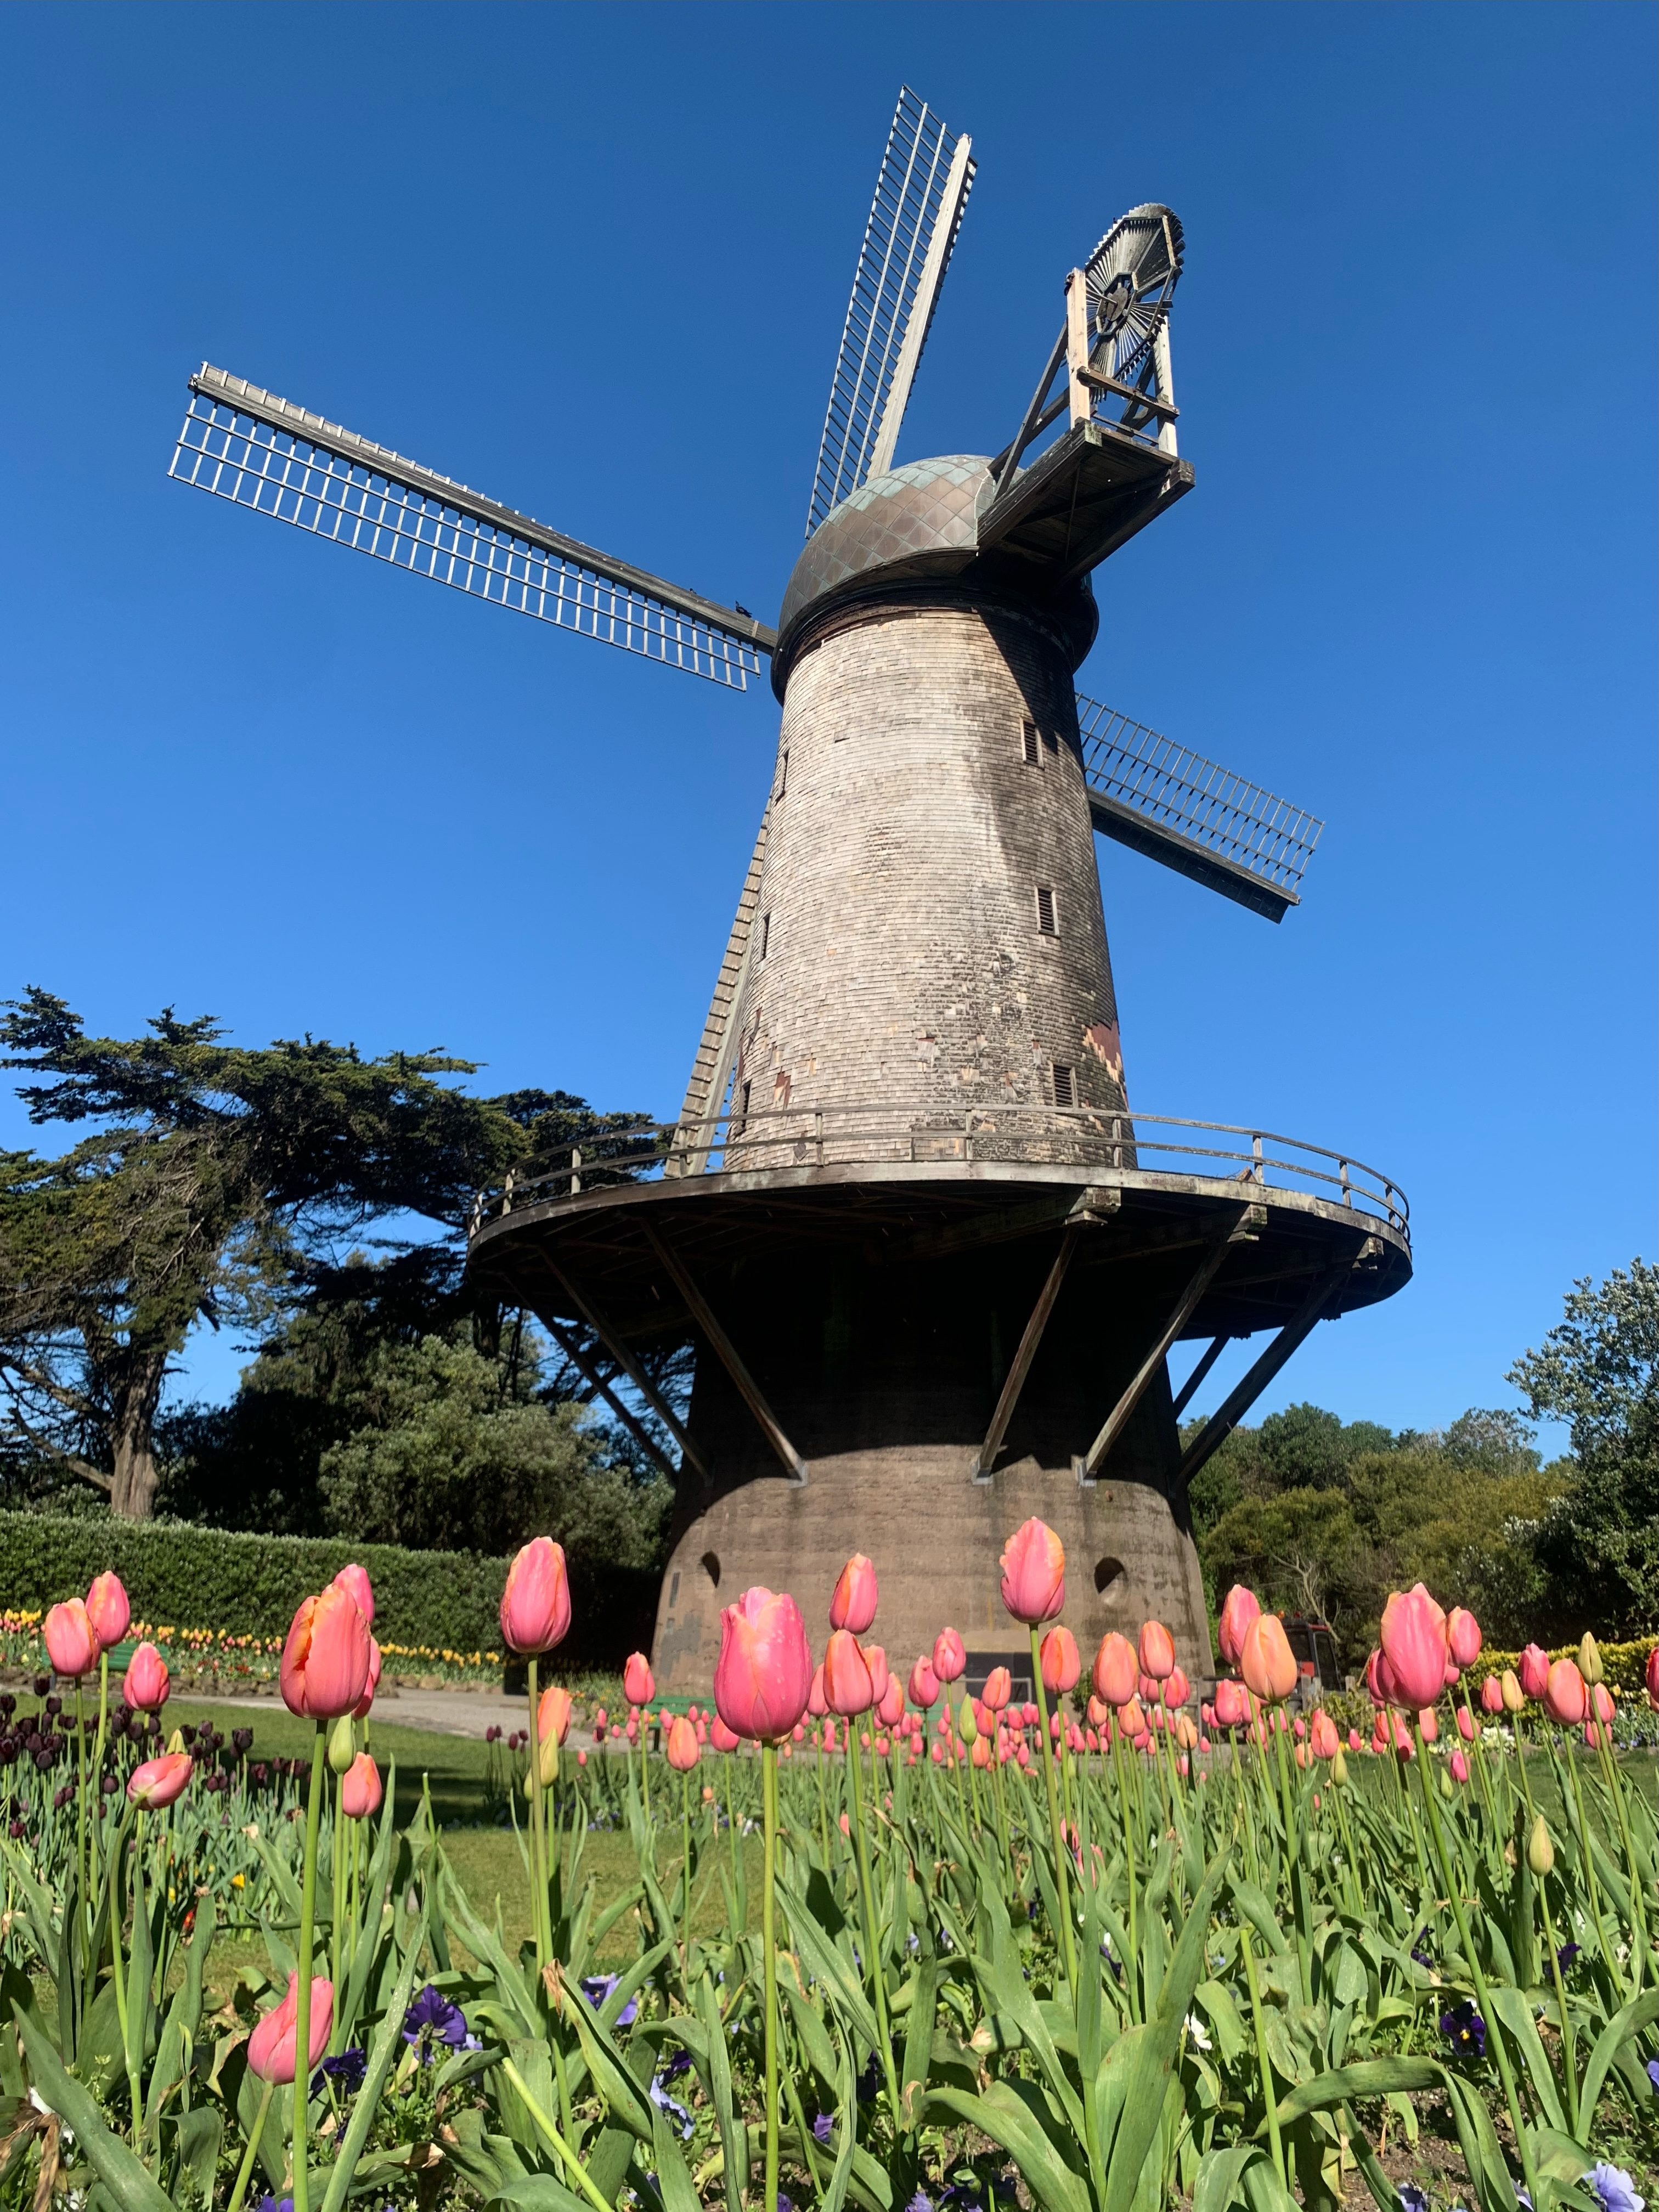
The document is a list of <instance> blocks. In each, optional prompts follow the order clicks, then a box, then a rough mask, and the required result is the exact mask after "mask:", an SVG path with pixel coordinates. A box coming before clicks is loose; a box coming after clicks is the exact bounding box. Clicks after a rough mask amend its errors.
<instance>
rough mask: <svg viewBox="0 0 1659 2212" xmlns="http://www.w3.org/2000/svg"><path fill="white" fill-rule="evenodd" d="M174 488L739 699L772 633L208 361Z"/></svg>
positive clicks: (193, 393) (195, 383)
mask: <svg viewBox="0 0 1659 2212" xmlns="http://www.w3.org/2000/svg"><path fill="white" fill-rule="evenodd" d="M167 473H168V475H169V476H171V477H176V478H177V479H178V481H179V483H187V484H191V485H193V486H194V487H195V488H196V489H197V490H199V491H208V492H213V493H215V494H216V495H217V496H218V497H219V498H221V499H228V500H230V501H233V502H234V504H235V505H236V506H238V507H252V508H253V509H254V511H255V512H256V513H259V514H268V515H270V516H271V517H273V518H274V520H276V521H278V522H287V523H291V524H292V525H294V526H295V528H297V529H300V530H308V531H310V532H312V533H313V535H314V536H316V537H319V538H328V539H330V540H331V542H332V543H333V544H337V545H348V546H349V547H351V549H352V550H354V551H355V552H358V553H368V554H371V555H373V556H374V557H375V558H376V559H377V560H381V561H389V562H391V563H392V566H393V567H394V568H407V569H408V570H409V571H410V574H412V575H417V576H428V577H430V578H431V579H432V580H433V581H434V582H435V583H440V584H447V585H449V586H451V588H452V589H453V590H455V591H460V592H469V593H470V594H471V596H472V597H473V598H475V599H488V600H489V602H490V603H491V604H492V605H495V606H501V607H511V608H513V610H514V611H516V612H518V613H520V614H525V615H529V616H531V617H533V618H534V619H535V620H536V621H538V622H545V623H553V624H554V625H555V627H556V628H557V629H569V630H574V631H575V632H576V633H577V635H579V636H581V637H592V638H598V639H599V641H601V643H603V644H605V645H615V646H620V647H622V648H623V650H624V651H626V652H629V653H641V654H642V655H643V656H644V657H645V659H647V660H659V661H662V662H664V663H665V665H667V666H669V667H671V668H679V669H684V671H686V673H687V674H688V675H692V676H703V677H707V678H709V679H710V680H711V681H712V682H714V683H716V684H726V685H729V686H730V687H732V689H734V690H739V691H741V690H747V689H748V685H749V678H750V677H751V676H754V675H757V674H758V673H759V670H760V664H761V656H762V655H763V654H765V653H770V652H771V649H772V646H773V644H774V642H775V639H774V634H773V632H772V631H770V630H769V629H767V627H766V625H765V624H764V623H759V622H757V621H756V620H755V618H754V617H753V616H752V615H745V614H744V613H743V612H741V611H739V610H738V609H737V608H735V607H725V606H721V605H719V604H718V602H716V601H714V600H712V599H703V598H702V596H701V595H700V594H699V593H697V592H686V591H682V590H681V589H680V588H679V586H678V585H674V584H669V583H665V582H664V580H663V579H662V578H661V577H660V576H653V575H651V574H648V573H647V571H646V570H645V569H643V568H634V567H633V566H631V565H630V564H629V562H624V561H616V560H613V559H612V558H611V556H610V555H609V554H606V553H600V552H598V551H596V550H594V548H593V547H592V546H591V545H583V544H580V542H579V541H578V540H577V539H575V538H566V537H564V536H563V535H562V533H561V532H558V531H556V530H549V529H548V528H547V527H546V526H544V524H542V523H539V522H536V521H533V520H532V519H531V517H530V516H529V515H526V514H518V513H514V512H513V509H512V508H511V507H502V506H501V505H500V504H499V502H497V501H495V500H492V499H487V498H485V497H484V496H483V494H482V493H480V492H475V491H471V490H469V489H468V488H467V487H466V485H465V484H461V483H455V482H454V481H453V479H452V478H450V477H442V476H439V475H438V474H437V473H436V472H435V471H433V470H431V469H426V468H422V466H421V465H419V463H418V462H415V461H410V460H405V459H404V458H403V457H402V456H401V455H400V454H398V453H392V452H390V451H389V450H388V449H387V448H386V447H384V446H377V445H374V444H373V443H371V442H370V441H369V440H368V439H367V438H360V437H358V436H357V435H356V433H355V432H353V431H350V430H347V429H343V428H342V427H341V426H340V424H339V423H337V422H325V420H324V419H323V417H322V416H320V415H313V414H311V413H309V412H308V411H307V410H306V409H305V408H303V407H296V406H295V405H294V404H293V403H292V402H291V401H289V400H287V399H279V398H276V395H275V394H274V393H272V392H263V391H261V390H260V389H259V387H258V385H253V384H249V383H247V382H246V380H244V379H243V378H241V377H240V376H231V375H229V374H227V373H226V371H225V370H223V369H222V368H210V366H209V365H208V364H207V363H206V362H204V363H203V365H202V367H201V368H200V369H199V370H198V371H197V374H195V375H194V376H192V377H191V380H190V408H189V412H188V413H187V414H186V415H185V422H184V428H182V429H181V430H180V431H179V442H178V445H177V447H176V449H175V451H174V453H173V465H172V466H171V467H170V468H169V470H168V471H167Z"/></svg>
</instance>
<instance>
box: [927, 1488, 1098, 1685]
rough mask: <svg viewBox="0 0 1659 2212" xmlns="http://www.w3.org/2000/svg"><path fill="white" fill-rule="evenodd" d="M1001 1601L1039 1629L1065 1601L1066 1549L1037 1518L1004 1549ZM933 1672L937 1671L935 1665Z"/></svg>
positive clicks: (1031, 1625) (1052, 1531) (1031, 1626)
mask: <svg viewBox="0 0 1659 2212" xmlns="http://www.w3.org/2000/svg"><path fill="white" fill-rule="evenodd" d="M1001 1564H1002V1602H1003V1603H1004V1605H1006V1607H1007V1608H1008V1610H1009V1612H1010V1613H1012V1615H1013V1617H1014V1619H1015V1620H1023V1621H1024V1623H1025V1625H1026V1626H1027V1627H1029V1628H1040V1627H1041V1626H1042V1624H1043V1622H1044V1621H1045V1620H1053V1619H1054V1616H1055V1614H1056V1613H1059V1611H1060V1607H1062V1606H1063V1605H1064V1604H1065V1602H1066V1547H1065V1546H1064V1545H1063V1544H1062V1543H1061V1542H1060V1539H1059V1537H1058V1536H1057V1535H1055V1534H1054V1530H1053V1529H1052V1528H1050V1527H1049V1526H1048V1522H1046V1521H1039V1520H1038V1519H1037V1518H1036V1516H1035V1515H1033V1516H1032V1518H1031V1519H1030V1520H1029V1521H1028V1522H1025V1524H1024V1527H1023V1528H1016V1529H1015V1531H1014V1533H1013V1534H1012V1536H1010V1538H1009V1539H1008V1541H1007V1542H1006V1544H1005V1545H1004V1546H1003V1547H1002V1563H1001ZM934 1672H935V1673H937V1672H938V1666H937V1663H935V1667H934Z"/></svg>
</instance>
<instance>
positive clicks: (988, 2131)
mask: <svg viewBox="0 0 1659 2212" xmlns="http://www.w3.org/2000/svg"><path fill="white" fill-rule="evenodd" d="M939 2113H948V2114H950V2115H951V2118H955V2119H958V2120H966V2121H967V2122H968V2124H969V2126H970V2127H975V2128H978V2129H979V2130H981V2133H982V2134H985V2135H987V2136H989V2137H990V2138H991V2140H992V2142H994V2143H997V2144H999V2145H1000V2147H1001V2148H1002V2149H1004V2150H1006V2152H1007V2154H1008V2155H1009V2156H1010V2158H1012V2160H1014V2162H1015V2164H1016V2165H1017V2166H1018V2167H1019V2170H1020V2174H1021V2177H1022V2179H1024V2183H1025V2185H1026V2187H1027V2188H1028V2189H1029V2190H1030V2192H1031V2194H1032V2196H1033V2197H1035V2198H1036V2202H1037V2203H1038V2204H1039V2205H1041V2206H1042V2212H1090V2206H1089V2191H1088V2187H1087V2185H1086V2184H1085V2182H1084V2180H1083V2179H1082V2178H1081V2176H1079V2175H1078V2174H1075V2173H1073V2172H1072V2170H1071V2168H1070V2167H1069V2166H1067V2165H1066V2162H1065V2160H1063V2159H1062V2158H1061V2157H1060V2155H1059V2154H1058V2153H1057V2152H1056V2150H1055V2149H1054V2145H1053V2144H1052V2143H1051V2142H1049V2140H1048V2136H1046V2135H1045V2134H1044V2133H1043V2131H1042V2129H1041V2128H1040V2127H1039V2126H1038V2125H1037V2124H1036V2121H1035V2120H1034V2119H1033V2118H1032V2117H1031V2115H1030V2112H1029V2111H1028V2110H1027V2109H1026V2107H1025V2106H1024V2104H1023V2103H1022V2102H1021V2100H1019V2099H1018V2097H1017V2096H1015V2094H1014V2093H1013V2092H1012V2089H1011V2088H1010V2087H1008V2085H1007V2083H1006V2082H1004V2081H994V2082H993V2083H992V2084H991V2087H989V2088H988V2089H987V2090H986V2092H985V2093H984V2094H983V2095H982V2096H975V2095H973V2094H971V2093H969V2092H968V2091H966V2090H963V2089H946V2088H937V2087H936V2088H933V2089H930V2090H929V2092H928V2093H927V2103H926V2105H925V2106H924V2118H933V2117H934V2116H935V2115H936V2114H939ZM1157 2120H1158V2116H1157V2114H1156V2113H1154V2114H1153V2125H1154V2126H1156V2125H1157Z"/></svg>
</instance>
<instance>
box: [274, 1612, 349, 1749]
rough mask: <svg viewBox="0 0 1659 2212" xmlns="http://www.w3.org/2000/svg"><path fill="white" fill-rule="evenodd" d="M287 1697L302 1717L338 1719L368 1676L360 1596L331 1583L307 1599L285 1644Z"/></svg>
mask: <svg viewBox="0 0 1659 2212" xmlns="http://www.w3.org/2000/svg"><path fill="white" fill-rule="evenodd" d="M278 1679H279V1680H280V1683H281V1686H282V1692H283V1704H284V1705H286V1706H287V1707H288V1709H289V1712H291V1713H297V1714H298V1715H299V1716H300V1717H301V1719H303V1720H313V1721H333V1720H338V1719H339V1717H340V1716H341V1715H342V1714H343V1713H349V1711H351V1709H352V1707H353V1706H354V1705H356V1703H357V1701H358V1699H360V1698H361V1697H362V1694H363V1691H364V1689H365V1687H366V1686H367V1685H368V1622H367V1621H366V1620H364V1619H363V1616H362V1613H359V1612H358V1610H357V1601H356V1598H354V1597H350V1596H349V1595H347V1593H346V1592H345V1591H344V1590H343V1589H325V1590H324V1591H322V1592H321V1593H320V1595H318V1596H316V1597H308V1598H306V1599H304V1600H303V1601H301V1606H300V1609H299V1611H298V1612H297V1613H295V1616H294V1626H292V1627H291V1628H290V1629H289V1632H288V1641H287V1643H286V1644H283V1659H282V1665H281V1668H280V1669H279V1674H278Z"/></svg>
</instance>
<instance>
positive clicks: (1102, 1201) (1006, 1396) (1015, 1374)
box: [974, 1184, 1123, 1482]
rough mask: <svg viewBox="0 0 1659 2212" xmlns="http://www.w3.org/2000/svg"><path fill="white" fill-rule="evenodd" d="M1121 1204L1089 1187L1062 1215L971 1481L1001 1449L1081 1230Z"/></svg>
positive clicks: (984, 1475)
mask: <svg viewBox="0 0 1659 2212" xmlns="http://www.w3.org/2000/svg"><path fill="white" fill-rule="evenodd" d="M1122 1202H1123V1199H1122V1194H1121V1191H1117V1190H1114V1189H1112V1188H1110V1187H1109V1186H1097V1185H1095V1184H1091V1185H1090V1186H1089V1187H1088V1188H1087V1189H1085V1191H1084V1192H1083V1194H1082V1195H1081V1196H1080V1197H1079V1200H1078V1201H1077V1203H1076V1204H1075V1205H1074V1206H1073V1208H1072V1210H1071V1212H1070V1213H1069V1214H1068V1215H1067V1216H1066V1229H1065V1233H1064V1235H1063V1236H1062V1237H1060V1249H1059V1251H1058V1252H1056V1253H1055V1255H1054V1265H1053V1266H1052V1267H1050V1268H1049V1270H1048V1280H1047V1281H1046V1282H1045V1283H1044V1284H1043V1285H1042V1291H1041V1292H1040V1294H1039V1295H1038V1297H1037V1302H1036V1305H1035V1306H1033V1307H1032V1309H1031V1317H1030V1320H1029V1321H1028V1322H1026V1324H1025V1334H1024V1335H1023V1336H1022V1337H1021V1338H1020V1340H1019V1349H1018V1351H1017V1352H1015V1354H1014V1364H1013V1365H1012V1367H1011V1368H1010V1369H1009V1370H1008V1373H1007V1376H1006V1378H1005V1380H1004V1383H1003V1385H1002V1389H1001V1393H1000V1395H999V1397H998V1399H997V1407H996V1411H995V1413H993V1414H992V1416H991V1425H990V1427H989V1428H988V1429H987V1431H986V1432H985V1441H984V1443H982V1444H981V1446H980V1448H979V1449H978V1451H977V1452H976V1453H975V1455H974V1480H975V1482H988V1481H989V1480H991V1470H992V1468H993V1467H994V1464H995V1462H996V1456H997V1454H998V1453H999V1452H1000V1450H1001V1449H1002V1440H1003V1438H1004V1437H1006V1435H1007V1433H1008V1424H1009V1423H1010V1422H1011V1421H1012V1419H1013V1418H1014V1408H1015V1407H1017V1406H1018V1403H1019V1397H1020V1393H1021V1391H1022V1390H1024V1388H1025V1378H1026V1376H1028V1375H1029V1374H1030V1371H1031V1362H1032V1361H1033V1360H1034V1359H1035V1358H1036V1354H1037V1346H1039V1345H1040V1344H1041V1343H1042V1335H1043V1331H1044V1330H1045V1329H1046V1328H1048V1319H1049V1316H1050V1315H1051V1314H1052V1313H1053V1312H1054V1304H1055V1301H1056V1300H1057V1299H1058V1298H1059V1297H1060V1285H1061V1284H1062V1283H1063V1282H1064V1281H1065V1279H1066V1269H1067V1268H1068V1267H1070V1266H1071V1264H1072V1255H1073V1252H1075V1251H1076V1249H1077V1242H1078V1238H1079V1236H1080V1235H1081V1234H1082V1232H1083V1231H1084V1230H1085V1229H1088V1228H1091V1227H1094V1226H1096V1225H1099V1224H1101V1223H1103V1222H1105V1221H1109V1220H1110V1218H1112V1216H1113V1215H1114V1214H1115V1212H1117V1211H1118V1209H1119V1207H1120V1206H1121V1204H1122Z"/></svg>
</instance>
